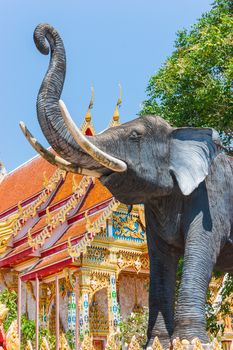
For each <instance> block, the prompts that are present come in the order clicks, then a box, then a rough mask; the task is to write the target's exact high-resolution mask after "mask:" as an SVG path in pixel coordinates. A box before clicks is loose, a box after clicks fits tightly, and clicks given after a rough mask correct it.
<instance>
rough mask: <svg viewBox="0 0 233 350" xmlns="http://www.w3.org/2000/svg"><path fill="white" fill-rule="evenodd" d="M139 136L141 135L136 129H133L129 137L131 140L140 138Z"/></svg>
mask: <svg viewBox="0 0 233 350" xmlns="http://www.w3.org/2000/svg"><path fill="white" fill-rule="evenodd" d="M140 136H141V135H140V134H138V133H137V131H136V130H133V131H132V132H131V134H130V136H129V138H130V139H132V140H136V139H138V138H140Z"/></svg>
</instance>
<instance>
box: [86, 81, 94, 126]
mask: <svg viewBox="0 0 233 350" xmlns="http://www.w3.org/2000/svg"><path fill="white" fill-rule="evenodd" d="M93 104H94V88H93V86H91V100H90V103H89V106H88V109H87V113H86V116H85V120H86V122H87V123H90V121H91V109H92V108H93Z"/></svg>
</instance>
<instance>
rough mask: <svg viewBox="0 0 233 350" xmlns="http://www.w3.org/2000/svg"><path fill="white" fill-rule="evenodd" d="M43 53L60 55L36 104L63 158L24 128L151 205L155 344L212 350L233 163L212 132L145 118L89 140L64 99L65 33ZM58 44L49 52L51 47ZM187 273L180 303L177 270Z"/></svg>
mask: <svg viewBox="0 0 233 350" xmlns="http://www.w3.org/2000/svg"><path fill="white" fill-rule="evenodd" d="M34 40H35V44H36V46H37V48H38V49H39V51H40V52H41V53H43V54H48V53H49V51H51V60H50V64H49V68H48V71H47V73H46V75H45V78H44V80H43V82H42V85H41V88H40V90H39V94H38V99H37V115H38V120H39V123H40V126H41V129H42V131H43V133H44V135H45V137H46V138H47V140H48V142H49V143H50V145H51V146H52V148H53V149H54V150H55V152H56V154H57V155H55V153H53V152H50V151H48V150H47V149H45V148H44V147H43V146H42V145H40V144H39V143H38V142H37V141H36V140H35V139H34V137H33V136H32V135H31V134H30V132H29V131H28V129H27V128H26V126H25V125H24V124H23V123H22V122H21V124H20V125H21V128H22V130H23V132H24V134H25V135H26V137H27V139H28V140H29V141H30V143H31V144H32V145H33V147H34V148H35V149H36V150H37V151H38V152H39V153H40V154H41V155H42V156H43V157H45V158H46V159H47V160H48V161H50V162H51V163H52V164H56V165H57V166H59V167H60V168H62V169H66V170H68V171H72V172H74V173H80V174H85V175H91V176H95V177H98V178H99V179H100V181H101V182H102V183H103V184H104V185H105V186H106V187H107V188H108V189H109V190H110V191H111V193H112V194H113V196H115V197H116V198H117V199H118V200H119V201H121V202H123V203H125V204H138V203H143V204H144V205H145V217H146V234H147V243H148V251H149V258H150V288H149V323H148V343H147V345H151V344H152V341H153V339H154V337H155V336H157V335H158V336H159V338H160V340H161V341H162V342H163V343H168V342H169V341H170V340H171V338H173V337H177V336H179V337H180V338H182V339H187V340H191V339H193V338H194V337H198V338H199V339H200V340H201V341H202V342H204V343H207V342H208V337H207V333H206V321H205V302H206V292H207V288H208V284H209V281H210V278H211V274H212V271H213V268H214V267H216V268H217V269H218V270H220V271H223V272H229V273H232V272H233V159H232V158H231V157H228V156H226V155H224V154H221V153H220V152H219V149H220V143H219V139H218V134H217V132H216V131H214V130H213V129H211V128H192V127H190V128H188V127H187V128H186V127H185V128H173V127H171V126H170V125H169V124H168V123H167V122H166V121H165V120H163V119H162V118H160V117H155V116H145V117H139V118H137V119H134V120H132V121H130V122H128V123H125V124H122V125H119V126H116V127H113V128H109V129H107V130H105V131H104V132H102V133H100V134H98V135H95V136H84V135H83V134H82V133H81V132H80V130H79V129H78V127H77V126H76V125H75V124H74V122H73V120H72V119H71V117H70V115H69V112H68V110H67V109H66V106H65V104H64V103H63V102H62V101H60V95H61V92H62V88H63V83H64V79H65V69H66V59H65V50H64V46H63V42H62V40H61V38H60V36H59V34H58V32H57V31H56V30H55V29H54V28H53V27H51V26H50V25H48V24H40V25H38V26H37V28H36V29H35V32H34ZM48 44H49V45H48ZM181 256H184V267H183V274H182V280H181V284H180V289H179V296H178V301H177V305H176V310H175V308H174V304H175V286H176V270H177V263H178V260H179V258H180V257H181Z"/></svg>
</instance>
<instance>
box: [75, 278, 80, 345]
mask: <svg viewBox="0 0 233 350" xmlns="http://www.w3.org/2000/svg"><path fill="white" fill-rule="evenodd" d="M75 297H76V305H75V306H76V317H75V321H76V327H75V350H79V333H80V331H79V277H78V276H77V277H76V281H75Z"/></svg>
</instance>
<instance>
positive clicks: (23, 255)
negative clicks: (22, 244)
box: [0, 247, 33, 267]
mask: <svg viewBox="0 0 233 350" xmlns="http://www.w3.org/2000/svg"><path fill="white" fill-rule="evenodd" d="M32 252H33V249H32V248H31V247H29V248H27V249H25V250H23V251H21V252H18V253H17V254H15V255H11V256H6V258H3V259H0V267H11V266H14V265H16V264H19V263H21V262H24V261H26V260H27V258H28V257H29V255H30V254H31V253H32Z"/></svg>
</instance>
